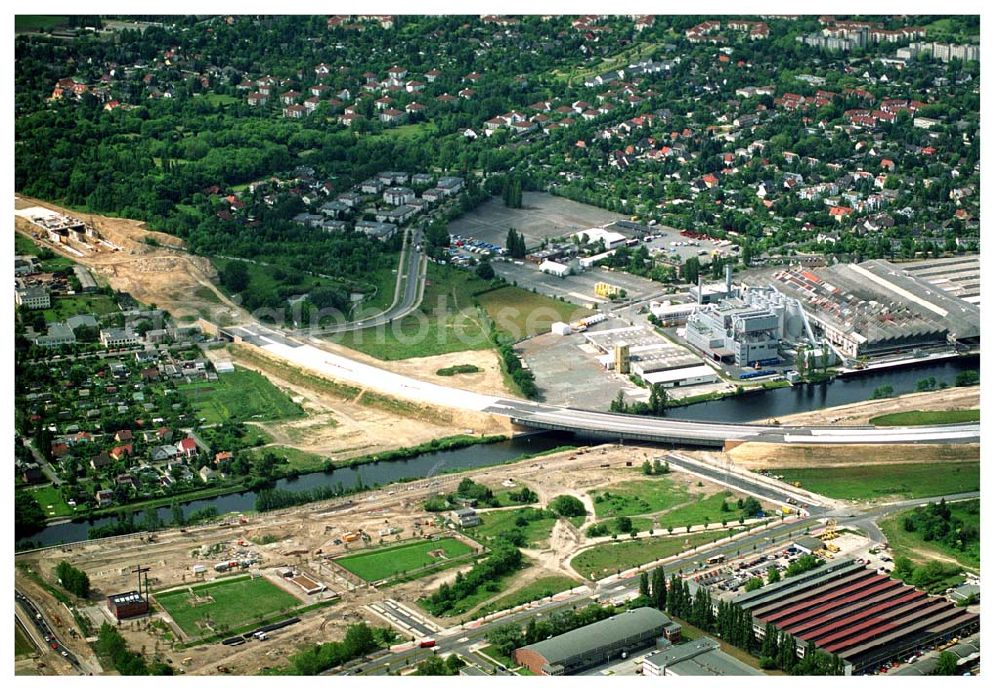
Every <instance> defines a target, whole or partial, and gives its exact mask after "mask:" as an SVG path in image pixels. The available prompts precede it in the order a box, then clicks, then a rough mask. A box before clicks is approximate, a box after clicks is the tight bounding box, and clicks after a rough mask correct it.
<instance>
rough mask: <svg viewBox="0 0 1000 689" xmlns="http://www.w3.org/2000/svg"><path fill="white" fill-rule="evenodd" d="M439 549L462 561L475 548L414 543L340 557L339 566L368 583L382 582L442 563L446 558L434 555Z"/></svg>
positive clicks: (456, 543)
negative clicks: (432, 553)
mask: <svg viewBox="0 0 1000 689" xmlns="http://www.w3.org/2000/svg"><path fill="white" fill-rule="evenodd" d="M438 550H440V551H443V552H444V555H445V557H446V558H447V559H456V558H461V557H464V556H465V555H468V554H469V553H471V552H472V548H470V547H469V546H467V545H466V544H465V543H462V542H461V541H458V540H456V539H454V538H442V539H439V540H436V541H430V540H419V541H411V542H409V543H402V544H400V545H393V546H389V547H387V548H377V549H374V550H368V551H365V552H360V553H357V554H354V555H347V556H345V557H339V558H337V559H336V563H337V564H338V565H340V566H341V567H343V568H344V569H346V570H347V571H348V572H351V573H352V574H355V575H357V576H359V577H361V578H362V579H364V580H365V581H380V580H382V579H386V578H388V577H391V576H394V575H396V574H402V573H404V572H412V571H414V570H416V569H419V568H421V567H426V566H428V565H432V564H434V563H437V562H442V561H443V558H441V557H438V556H435V555H431V554H430V553H431V552H433V551H438Z"/></svg>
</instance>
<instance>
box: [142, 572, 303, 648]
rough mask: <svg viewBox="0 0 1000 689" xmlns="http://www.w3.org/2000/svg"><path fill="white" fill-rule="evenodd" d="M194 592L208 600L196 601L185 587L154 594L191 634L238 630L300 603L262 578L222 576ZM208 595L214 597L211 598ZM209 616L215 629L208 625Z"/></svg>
mask: <svg viewBox="0 0 1000 689" xmlns="http://www.w3.org/2000/svg"><path fill="white" fill-rule="evenodd" d="M193 592H194V594H195V595H196V596H198V599H200V600H203V601H205V602H196V599H194V598H192V595H191V592H189V591H188V590H186V589H185V590H179V591H172V592H170V593H165V594H156V595H155V596H154V597H155V599H156V602H157V603H159V604H160V605H161V606H163V609H164V610H166V611H167V612H168V613H169V614H170V616H171V617H172V618H174V622H176V623H177V625H178V626H179V627H180V628H181V629H182V630H184V632H185V633H186V634H187V635H188V636H191V637H199V636H205V635H208V634H214V633H219V632H221V631H224V630H226V629H228V630H233V629H238V628H240V627H242V626H244V625H247V624H253V623H254V622H256V621H258V620H263V619H264V618H266V617H268V616H269V615H272V614H274V613H278V612H281V611H291V610H293V609H294V608H296V607H298V606H299V605H300V601H299V599H298V598H296V597H295V596H293V595H292V594H290V593H287V592H286V591H283V590H281V589H280V588H278V587H277V586H275V585H274V584H272V583H271V582H269V581H268V580H267V579H263V578H257V579H250V578H248V577H239V578H236V579H223V580H222V581H218V582H212V583H210V584H206V585H203V586H197V587H193ZM208 597H211V600H210V601H209V600H208ZM209 619H210V620H211V622H212V628H209V626H207V625H206V624H205V622H206V621H207V620H209ZM213 629H214V631H213Z"/></svg>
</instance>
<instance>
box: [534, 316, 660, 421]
mask: <svg viewBox="0 0 1000 689" xmlns="http://www.w3.org/2000/svg"><path fill="white" fill-rule="evenodd" d="M625 325H627V323H625V322H623V321H622V320H620V319H617V318H612V319H609V320H608V321H606V322H604V323H600V324H599V325H597V326H595V327H594V328H593V329H594V330H597V329H607V328H621V327H624V326H625ZM518 351H519V352H521V355H522V356H523V357H524V360H525V362H526V363H527V364H528V367H529V368H530V369H531V371H532V372H533V373H534V374H535V382H536V383H537V384H538V389H539V391H540V393H541V395H542V399H543V401H545V402H546V403H548V404H558V405H561V406H568V407H576V408H578V409H593V410H599V411H607V410H608V407H609V406H611V402H612V400H614V399H615V397H617V396H618V391H619V390H624V391H625V399H626V400H627V401H629V402H636V401H640V400H645V399H646V398H648V397H649V391H648V390H644V389H642V388H638V387H636V386H635V385H633V384H632V383H630V382H629V381H628V380H627V379H626V378H625V377H624V376H621V375H619V374H617V373H615V372H614V371H608V370H606V369H605V368H604V367H603V366H602V365H601V364H600V363H598V361H597V354H598V351H597V349H596V348H595V347H593V346H592V345H588V344H587V341H586V340H585V339H584V337H583V335H582V334H580V333H574V334H572V335H565V336H563V335H555V334H553V333H546V334H544V335H539V336H538V337H534V338H532V339H530V340H526V341H525V342H523V343H521V344H520V345H519V346H518Z"/></svg>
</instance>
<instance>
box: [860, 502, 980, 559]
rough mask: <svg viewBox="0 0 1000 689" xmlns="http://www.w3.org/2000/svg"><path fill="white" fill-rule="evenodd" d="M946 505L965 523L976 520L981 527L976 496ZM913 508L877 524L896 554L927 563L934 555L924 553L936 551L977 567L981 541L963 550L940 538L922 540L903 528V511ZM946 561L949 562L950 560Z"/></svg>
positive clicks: (914, 532) (909, 512)
mask: <svg viewBox="0 0 1000 689" xmlns="http://www.w3.org/2000/svg"><path fill="white" fill-rule="evenodd" d="M948 509H950V510H951V512H952V514H953V515H956V516H959V517H961V518H962V521H964V522H966V523H968V522H973V523H979V526H980V528H982V524H981V523H980V520H979V500H966V501H963V502H955V503H949V504H948ZM912 512H913V510H907V511H906V512H900V513H898V514H894V515H893V516H891V517H888V518H887V519H884V520H883V521H880V522H879V527H880V528H881V529H882V532H883V533H884V534H885V537H886V540H888V541H889V545H890V546H891V547H892V550H893V553H894V554H895V555H896V556H897V557H898V556H899V555H905V556H907V557H908V558H910V559H911V560H913V561H914V562H915V563H917V564H918V565H920V564H926V563H928V562H930V561H931V560H932V559H933V558H932V557H931V556H929V555H927V554H926V553H928V552H930V553H937V554H939V555H941V556H942V557H943V558H949V560H950V559H951V558H953V559H955V560H958V561H959V562H960V563H962V564H963V565H965V566H966V567H973V568H975V569H977V570H978V569H979V562H980V560H979V551H980V542H979V541H978V540H977V541H976V542H975V543H974V544H971V545H969V546H967V547H966V548H965V549H964V550H959V549H958V548H951V547H949V546H947V545H945V544H944V543H941V542H939V541H925V540H924V539H923V536H921V534H920V533H918V532H916V531H913V532H910V531H907V530H906V529H904V528H903V521H904V520H905V519H906V515H908V514H911V513H912ZM920 551H923V552H920ZM949 564H951V563H950V561H949Z"/></svg>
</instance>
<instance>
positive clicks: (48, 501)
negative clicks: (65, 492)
mask: <svg viewBox="0 0 1000 689" xmlns="http://www.w3.org/2000/svg"><path fill="white" fill-rule="evenodd" d="M25 490H27V491H28V492H30V493H31V494H32V495H33V496H35V500H37V501H38V504H39V505H41V506H42V512H44V513H45V516H46V517H70V516H72V515H73V513H74V510H73V508H72V507H70V506H69V505H67V504H66V501H65V500H63V497H62V495H61V494H60V493H59V489H58V488H55V487H53V486H42V487H41V488H26V489H25Z"/></svg>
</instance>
